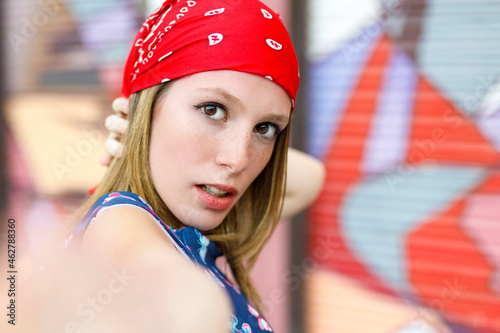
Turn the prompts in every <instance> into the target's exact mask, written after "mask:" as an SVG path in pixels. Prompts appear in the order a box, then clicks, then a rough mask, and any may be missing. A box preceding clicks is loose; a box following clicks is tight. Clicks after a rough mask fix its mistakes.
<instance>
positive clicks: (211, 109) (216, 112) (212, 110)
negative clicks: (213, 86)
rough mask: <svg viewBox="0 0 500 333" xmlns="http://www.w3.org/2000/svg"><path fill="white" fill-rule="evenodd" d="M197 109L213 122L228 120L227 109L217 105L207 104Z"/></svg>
mask: <svg viewBox="0 0 500 333" xmlns="http://www.w3.org/2000/svg"><path fill="white" fill-rule="evenodd" d="M196 108H197V109H199V110H201V112H203V114H205V115H206V116H207V117H209V118H211V119H213V120H225V119H226V118H227V111H226V108H225V107H224V106H222V105H220V104H217V103H205V104H201V105H198V106H196Z"/></svg>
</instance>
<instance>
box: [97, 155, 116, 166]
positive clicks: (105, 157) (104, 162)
mask: <svg viewBox="0 0 500 333" xmlns="http://www.w3.org/2000/svg"><path fill="white" fill-rule="evenodd" d="M112 160H113V156H111V155H103V156H101V157H100V158H99V163H100V164H101V165H103V166H109V165H110V164H111V161H112Z"/></svg>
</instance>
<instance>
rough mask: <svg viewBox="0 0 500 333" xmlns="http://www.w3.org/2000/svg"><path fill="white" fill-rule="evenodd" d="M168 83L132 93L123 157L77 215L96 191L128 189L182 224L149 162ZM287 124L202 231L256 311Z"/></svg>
mask: <svg viewBox="0 0 500 333" xmlns="http://www.w3.org/2000/svg"><path fill="white" fill-rule="evenodd" d="M171 82H172V81H171ZM171 82H168V83H163V84H159V85H156V86H153V87H150V88H146V89H144V90H142V91H140V92H138V93H135V94H133V95H131V97H130V99H129V121H130V125H129V129H128V131H127V133H126V135H124V137H123V138H122V142H123V144H124V146H125V149H124V152H123V154H122V157H120V158H115V159H113V161H112V163H111V165H110V166H109V168H108V170H107V173H106V175H105V176H104V179H103V180H102V181H101V183H100V184H99V186H98V188H97V189H96V191H95V192H94V194H93V195H92V196H91V197H90V198H89V199H88V200H87V202H85V203H84V204H83V206H82V207H81V209H80V210H79V216H80V217H81V216H83V215H84V214H85V213H86V212H87V211H88V210H89V209H90V207H91V206H92V205H93V203H94V202H95V201H96V200H97V199H98V198H99V197H100V196H102V195H104V194H106V193H109V192H113V191H129V192H133V193H135V194H137V195H139V196H141V197H143V198H144V199H145V200H146V201H147V202H148V203H149V204H150V205H151V206H152V208H153V209H154V210H155V212H156V213H157V214H158V216H159V217H160V218H161V219H162V220H163V222H165V223H166V224H167V225H169V226H171V227H172V228H177V229H178V228H182V226H183V224H182V223H181V222H180V221H179V220H178V219H177V218H176V217H175V216H174V215H173V214H172V212H171V211H170V210H169V209H168V207H167V206H166V205H165V203H164V202H163V201H162V199H161V198H160V196H159V194H158V193H157V191H156V189H155V187H154V185H153V181H152V178H151V172H150V166H149V140H150V134H151V122H152V119H153V116H154V113H155V109H156V107H157V106H158V103H159V98H160V97H161V96H162V94H163V93H165V91H166V89H168V85H169V84H171ZM289 127H290V126H287V127H286V129H285V130H283V131H282V132H281V133H280V134H279V135H278V138H277V139H276V142H275V147H274V151H273V154H272V156H271V158H270V161H269V163H268V164H267V165H266V167H265V168H264V169H263V170H262V172H261V173H260V174H259V176H257V178H256V179H255V180H254V181H253V183H252V184H251V185H250V186H249V188H248V189H247V191H246V192H245V193H244V194H243V196H242V197H241V198H240V200H239V201H238V202H237V203H236V205H235V206H234V207H233V208H232V209H231V211H230V212H229V213H228V215H227V216H226V217H225V218H224V220H223V221H222V223H221V224H220V225H219V226H218V227H216V228H215V229H213V230H210V231H207V232H203V234H204V235H205V236H207V237H208V238H210V239H211V240H212V241H214V242H215V243H216V244H217V245H218V246H219V247H220V248H221V250H222V252H223V253H224V255H225V256H226V259H227V262H228V264H229V266H230V268H231V271H232V273H233V276H234V277H235V279H236V281H237V283H238V285H239V287H240V289H241V291H242V292H243V293H244V294H245V295H246V296H247V298H248V299H249V300H250V301H251V302H253V303H254V305H255V306H256V307H257V309H260V310H262V304H261V299H260V297H259V295H258V293H257V292H256V290H255V288H254V286H253V284H252V281H251V279H250V275H249V271H250V269H251V268H252V267H253V265H254V264H255V261H256V259H257V257H258V255H259V253H260V251H261V250H262V247H263V246H264V244H265V243H266V242H267V240H268V239H269V237H270V236H271V234H272V232H273V231H274V229H275V227H276V225H277V223H278V221H279V218H280V215H281V209H282V206H283V198H284V193H285V187H286V161H287V151H288V149H287V148H288V138H289V131H290V129H289Z"/></svg>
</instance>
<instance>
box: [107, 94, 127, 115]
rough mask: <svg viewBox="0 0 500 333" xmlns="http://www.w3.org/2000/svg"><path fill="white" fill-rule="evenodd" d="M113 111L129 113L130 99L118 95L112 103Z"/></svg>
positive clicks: (123, 113) (122, 113)
mask: <svg viewBox="0 0 500 333" xmlns="http://www.w3.org/2000/svg"><path fill="white" fill-rule="evenodd" d="M111 107H112V108H113V111H115V112H116V113H118V114H121V115H123V116H127V115H128V99H127V98H125V97H118V98H116V99H115V100H114V101H113V104H111Z"/></svg>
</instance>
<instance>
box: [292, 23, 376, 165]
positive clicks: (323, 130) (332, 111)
mask: <svg viewBox="0 0 500 333" xmlns="http://www.w3.org/2000/svg"><path fill="white" fill-rule="evenodd" d="M365 30H369V28H368V29H364V31H365ZM379 30H380V29H378V30H377V31H379ZM370 31H371V30H370ZM380 37H381V32H380V31H379V32H378V34H373V36H363V38H366V41H365V43H363V44H362V45H359V44H357V43H355V42H354V41H356V40H357V39H358V37H357V38H354V40H353V41H351V42H349V43H346V46H345V47H344V48H342V49H340V50H337V51H335V52H333V53H332V54H330V55H328V56H326V57H325V58H324V59H322V60H317V61H312V62H311V63H310V64H309V73H308V75H309V86H308V98H309V100H308V117H307V132H308V145H307V151H308V152H309V153H310V154H312V155H313V156H316V157H318V158H322V157H324V155H325V154H326V152H327V149H328V145H329V144H330V143H331V142H332V141H333V140H334V139H335V133H336V129H337V126H338V122H339V119H340V117H341V116H342V114H343V111H344V109H345V108H346V104H347V102H348V101H349V99H350V97H351V95H352V90H353V89H354V88H355V86H356V84H357V83H358V79H359V76H360V73H361V72H362V71H363V69H364V67H365V64H366V62H367V61H368V59H369V57H370V56H371V54H372V50H373V48H374V47H375V45H376V44H377V43H378V41H379V39H380ZM358 46H359V47H358ZM347 47H352V48H353V49H349V48H347ZM353 50H356V52H354V51H353ZM299 112H300V110H299Z"/></svg>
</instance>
